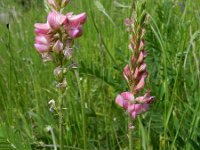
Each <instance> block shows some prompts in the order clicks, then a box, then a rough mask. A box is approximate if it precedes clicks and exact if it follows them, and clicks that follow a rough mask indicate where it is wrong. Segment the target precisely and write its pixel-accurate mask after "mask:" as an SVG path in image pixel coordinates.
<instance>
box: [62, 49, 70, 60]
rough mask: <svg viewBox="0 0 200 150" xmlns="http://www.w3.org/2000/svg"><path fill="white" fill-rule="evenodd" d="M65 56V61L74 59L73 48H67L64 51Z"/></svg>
mask: <svg viewBox="0 0 200 150" xmlns="http://www.w3.org/2000/svg"><path fill="white" fill-rule="evenodd" d="M63 54H64V56H65V59H67V60H69V59H71V57H72V48H69V47H66V48H65V50H64V51H63Z"/></svg>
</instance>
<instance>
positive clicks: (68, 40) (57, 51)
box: [34, 0, 86, 92]
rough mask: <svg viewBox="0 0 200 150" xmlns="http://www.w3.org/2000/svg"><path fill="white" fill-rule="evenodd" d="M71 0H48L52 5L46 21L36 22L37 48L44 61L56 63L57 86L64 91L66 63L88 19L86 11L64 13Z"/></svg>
mask: <svg viewBox="0 0 200 150" xmlns="http://www.w3.org/2000/svg"><path fill="white" fill-rule="evenodd" d="M68 2H69V0H48V4H49V6H50V7H51V9H52V10H51V12H49V14H48V17H47V22H46V23H36V24H35V25H34V26H35V34H36V38H35V44H34V46H35V48H36V49H37V51H38V52H39V53H40V54H41V56H42V59H43V60H44V61H53V62H54V63H55V65H56V68H55V70H54V76H55V79H56V81H57V82H58V84H57V87H58V88H59V89H60V90H61V91H62V92H64V90H65V88H66V86H67V81H66V79H65V77H64V75H65V73H66V68H65V67H64V65H65V64H66V63H67V62H68V60H70V59H71V57H72V46H73V41H74V39H76V38H78V37H80V36H81V35H82V34H83V31H82V25H83V24H84V23H85V21H86V13H85V12H83V13H81V14H78V15H74V14H73V12H68V13H67V14H65V15H64V14H62V13H61V9H62V8H63V7H64V6H66V5H67V4H68Z"/></svg>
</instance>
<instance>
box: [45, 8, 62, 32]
mask: <svg viewBox="0 0 200 150" xmlns="http://www.w3.org/2000/svg"><path fill="white" fill-rule="evenodd" d="M47 20H48V23H49V25H50V27H51V28H52V29H58V28H59V27H60V26H61V25H62V24H63V23H64V21H65V20H66V16H65V15H62V14H60V13H58V12H56V11H52V12H50V13H49V15H48V17H47Z"/></svg>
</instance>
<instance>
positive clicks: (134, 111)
mask: <svg viewBox="0 0 200 150" xmlns="http://www.w3.org/2000/svg"><path fill="white" fill-rule="evenodd" d="M148 108H149V104H146V103H144V104H130V105H129V106H128V113H129V114H130V115H131V117H132V118H133V119H135V118H136V116H137V115H139V114H141V113H142V112H145V111H147V110H148Z"/></svg>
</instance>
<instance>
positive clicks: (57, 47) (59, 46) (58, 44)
mask: <svg viewBox="0 0 200 150" xmlns="http://www.w3.org/2000/svg"><path fill="white" fill-rule="evenodd" d="M52 49H53V51H54V52H56V53H60V52H61V51H62V50H63V43H62V42H61V41H60V40H57V41H56V43H55V44H54V46H53V48H52Z"/></svg>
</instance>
